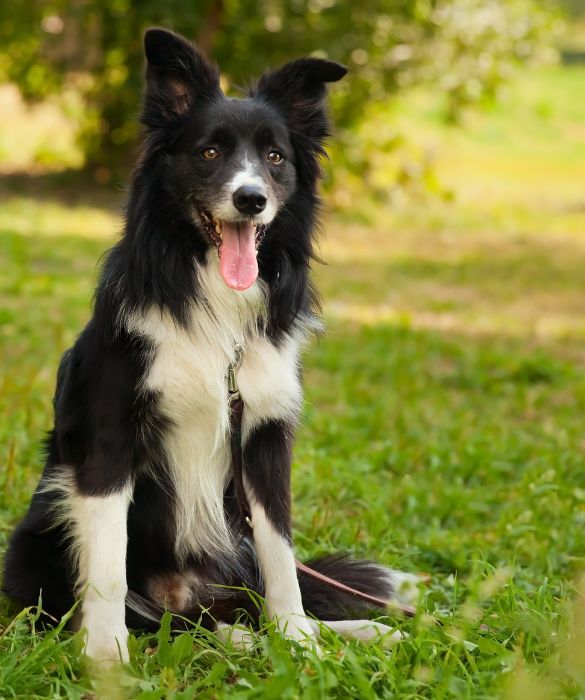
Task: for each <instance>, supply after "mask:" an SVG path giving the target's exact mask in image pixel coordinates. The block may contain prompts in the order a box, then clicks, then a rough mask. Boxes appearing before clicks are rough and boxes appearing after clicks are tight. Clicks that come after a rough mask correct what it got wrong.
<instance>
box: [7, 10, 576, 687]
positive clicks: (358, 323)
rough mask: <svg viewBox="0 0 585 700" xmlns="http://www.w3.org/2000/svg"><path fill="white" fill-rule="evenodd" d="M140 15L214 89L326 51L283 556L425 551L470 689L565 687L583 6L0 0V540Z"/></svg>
mask: <svg viewBox="0 0 585 700" xmlns="http://www.w3.org/2000/svg"><path fill="white" fill-rule="evenodd" d="M152 25H160V26H165V27H168V28H172V29H175V30H176V31H178V32H181V33H183V34H185V35H186V36H188V37H189V38H191V39H193V40H195V41H196V42H197V44H198V45H199V47H200V48H202V49H203V50H204V51H206V52H207V53H208V54H209V55H210V56H212V57H213V58H214V59H216V60H217V62H218V63H219V64H220V65H221V67H222V70H223V85H224V88H225V90H226V91H228V92H229V93H230V94H232V95H238V94H241V93H242V90H243V89H244V87H245V85H246V84H247V83H248V82H249V81H250V80H251V79H252V78H253V77H254V76H257V75H258V74H259V73H261V72H262V71H263V70H264V69H265V68H266V67H268V66H274V65H276V64H279V63H281V62H283V61H285V60H287V59H289V58H292V57H295V56H299V55H302V54H307V53H312V54H314V55H318V56H324V57H329V58H332V59H335V60H337V61H341V62H343V63H345V64H347V65H348V66H349V68H350V74H349V77H348V79H347V80H345V81H342V82H341V83H339V84H336V85H335V86H334V87H333V88H332V90H331V106H332V113H333V116H334V121H335V124H336V135H335V137H334V139H333V140H332V143H331V148H330V153H331V160H330V162H329V163H327V164H326V179H325V183H324V187H325V200H326V201H325V204H326V207H325V212H326V214H325V220H324V223H325V227H324V228H325V230H326V236H324V237H323V239H322V242H321V249H320V255H321V257H322V258H323V259H324V260H325V261H326V262H327V263H328V264H327V265H326V266H325V265H320V264H319V265H317V264H316V265H315V275H316V278H317V283H318V285H319V287H320V289H321V291H322V294H323V299H324V313H325V317H326V322H327V325H328V328H329V331H328V336H327V337H326V338H325V339H324V340H323V341H322V342H320V343H318V344H315V345H314V347H312V348H311V350H310V352H309V353H308V354H307V361H306V364H307V375H306V386H307V396H308V399H307V406H306V410H305V420H304V425H303V428H302V431H301V435H300V440H299V445H298V449H297V453H296V469H295V477H294V478H295V489H294V490H295V494H296V503H298V504H299V505H298V506H296V507H295V523H296V525H297V527H298V531H297V542H298V546H299V549H300V553H301V554H305V553H307V554H308V553H310V554H314V553H315V549H316V547H317V548H322V549H327V550H330V549H332V548H339V547H341V548H344V547H345V548H347V549H351V550H353V551H357V552H359V553H366V554H368V555H370V556H373V555H375V556H376V557H378V558H381V559H382V560H384V561H387V562H389V563H393V564H395V565H397V566H400V567H401V568H405V569H410V570H425V571H430V572H432V573H433V575H434V577H435V579H434V580H435V582H436V587H435V588H434V589H433V592H432V596H434V598H431V599H432V600H434V601H435V602H436V609H437V610H438V611H439V612H437V613H436V614H437V615H440V614H441V613H440V610H442V609H447V610H449V609H450V607H449V606H450V605H451V604H453V605H454V606H457V605H458V604H459V603H462V604H463V603H464V601H465V599H466V596H467V595H471V596H473V595H476V597H477V596H480V598H481V596H484V597H483V598H481V604H480V607H482V609H486V610H488V611H489V615H490V616H491V617H490V620H489V629H490V637H491V639H490V643H492V642H493V644H496V642H497V643H498V644H500V647H498V649H497V650H496V649H495V647H489V646H485V645H484V646H482V644H484V643H483V642H482V641H481V640H482V639H484V637H482V635H483V634H484V632H485V631H482V624H483V623H482V622H481V616H480V617H477V616H476V617H469V616H468V617H465V614H466V613H465V614H463V613H462V614H463V617H462V618H461V620H459V622H458V624H459V625H460V627H461V629H465V630H466V634H468V635H469V636H468V639H473V640H475V641H473V643H472V642H470V644H472V646H473V648H474V649H476V648H477V647H478V645H479V649H480V651H478V652H477V654H478V656H476V657H475V661H474V663H475V666H473V664H471V665H469V664H470V662H469V659H467V657H465V654H468V655H469V654H471V652H469V648H471V647H469V648H467V647H466V648H465V649H463V648H462V649H463V651H461V659H462V661H461V664H462V666H461V667H462V668H464V667H465V668H471V670H470V671H469V673H471V674H472V675H473V674H475V675H473V677H474V678H476V680H477V682H478V683H479V684H480V685H481V684H482V683H484V684H485V687H488V686H489V687H491V685H490V684H491V683H492V681H493V677H494V673H495V671H494V668H495V664H496V662H495V661H494V659H495V658H497V659H500V660H501V658H504V657H505V658H506V659H507V660H506V662H505V663H506V664H508V665H507V666H506V668H507V669H508V671H509V670H510V669H511V668H514V669H516V670H515V673H516V672H517V673H516V676H515V677H514V679H513V680H512V681H510V683H512V686H513V687H514V688H515V690H514V692H513V697H522V698H524V697H533V698H541V697H559V696H558V695H557V694H556V692H557V690H558V688H559V687H561V686H562V687H563V688H566V687H571V688H573V689H574V688H577V684H578V683H583V685H582V686H581V688H582V689H583V688H584V687H585V676H583V669H584V668H585V662H584V661H583V659H584V658H585V639H583V638H581V642H580V643H581V646H580V647H579V646H577V647H575V645H574V644H571V645H568V644H565V646H563V643H564V642H562V640H563V639H564V640H565V642H566V641H567V639H569V637H568V636H567V635H569V632H568V631H567V630H570V629H572V628H571V624H572V623H571V620H572V619H573V617H572V613H571V608H570V602H569V601H570V600H571V599H572V598H573V597H574V593H575V590H577V591H578V590H581V596H583V592H582V590H583V589H582V587H581V589H579V588H578V587H577V589H574V588H572V587H571V586H572V584H569V583H568V582H570V581H575V580H577V577H578V575H579V573H580V572H581V571H582V566H583V562H584V561H585V542H584V538H583V536H582V533H583V525H584V524H585V469H584V466H585V464H584V462H585V442H584V436H583V420H584V418H583V416H584V415H585V294H584V293H583V282H584V271H585V98H584V96H585V1H584V0H559V1H558V2H555V1H553V0H550V1H548V2H537V1H536V0H379V1H378V2H370V1H369V0H361V1H360V2H340V1H339V0H289V1H288V2H285V1H284V0H262V1H260V2H250V1H248V0H242V1H240V2H238V1H237V0H207V1H205V0H200V1H199V2H197V3H195V2H192V1H188V0H167V1H166V2H161V0H157V1H156V2H154V1H153V0H145V1H144V2H133V1H132V0H101V1H100V0H70V1H69V2H67V1H65V0H53V1H50V0H31V1H30V2H26V3H24V2H16V0H5V1H4V2H2V4H1V5H0V270H1V273H0V357H1V365H0V416H1V419H0V464H1V465H2V467H1V468H0V544H1V543H2V542H3V541H4V540H5V538H6V537H7V535H8V533H9V531H10V528H11V527H12V526H13V524H14V522H15V521H16V519H17V518H18V517H19V516H20V515H21V514H22V512H23V509H24V508H25V504H26V502H27V499H28V497H29V494H30V492H31V489H32V488H33V486H34V484H35V483H36V479H37V477H38V474H39V471H40V467H41V461H40V459H39V456H38V453H39V441H40V437H41V435H42V434H43V432H44V431H45V430H47V429H48V428H49V427H50V421H51V415H50V414H51V402H50V399H51V392H52V390H53V384H54V376H55V370H56V367H57V364H58V359H59V356H60V354H61V353H62V351H63V350H64V349H65V348H66V347H68V346H69V345H70V344H71V343H72V342H73V340H74V338H75V336H76V334H77V333H78V332H79V330H80V329H81V327H82V326H83V324H84V323H85V321H86V320H87V318H88V315H89V307H90V303H91V296H92V292H93V288H94V285H95V279H96V275H97V265H98V263H97V261H98V260H99V258H100V256H101V255H102V253H103V252H104V251H105V250H106V249H107V248H108V247H110V246H111V245H112V244H113V242H114V241H115V239H116V236H117V235H118V233H119V231H120V229H121V218H120V214H121V212H122V210H123V205H124V199H125V189H126V186H127V182H128V177H129V173H130V168H131V164H132V161H133V159H134V158H135V156H136V153H137V140H138V135H139V130H138V127H137V123H136V115H137V112H138V109H139V103H140V95H141V84H142V67H143V58H142V33H143V30H144V29H145V28H146V27H148V26H152ZM478 561H481V562H483V564H478ZM482 567H483V568H482ZM490 567H491V568H490ZM488 569H489V570H490V571H492V573H493V571H494V570H495V571H496V572H500V573H497V575H496V579H495V580H496V583H494V585H493V589H492V588H490V589H489V592H488V593H486V592H485V591H484V592H483V593H481V592H480V593H478V591H483V589H481V587H478V586H479V584H478V585H475V584H474V583H473V581H479V580H482V576H483V575H484V574H485V572H486V571H488ZM453 572H458V575H459V577H460V580H461V581H466V582H467V583H466V584H465V585H467V586H468V588H467V589H466V588H465V585H463V584H462V585H461V587H460V588H457V589H455V588H454V583H453V581H454V579H453V578H452V576H453ZM502 572H503V573H502ZM512 572H513V573H512ZM442 575H443V578H441V576H442ZM511 576H513V580H514V585H515V586H516V587H517V588H516V589H515V590H516V593H515V594H514V596H516V597H515V598H514V596H512V597H513V598H514V600H515V603H514V606H515V607H514V606H512V607H510V606H511V605H512V604H511V603H510V606H509V605H508V603H506V602H505V601H504V602H502V600H504V599H505V593H504V589H505V586H507V585H509V580H510V579H509V577H511ZM450 577H451V578H450ZM466 577H467V578H466ZM506 581H508V583H506ZM543 581H544V582H545V583H543ZM469 582H471V583H469ZM474 586H475V588H474ZM543 586H544V589H543ZM462 591H463V593H462ZM469 591H471V593H469ZM473 591H475V593H473ZM506 595H507V594H506ZM499 596H500V597H499ZM488 599H489V600H488ZM473 600H475V601H476V602H477V600H476V598H473ZM506 600H507V599H506ZM490 601H491V602H490ZM518 601H520V602H518ZM559 601H560V602H559ZM474 604H475V603H474ZM441 606H442V607H441ZM490 606H491V607H490ZM507 606H508V607H507ZM563 606H564V607H563ZM1 609H2V608H1V604H0V611H1ZM580 610H581V612H580V613H578V614H581V616H582V617H583V615H584V614H585V606H583V607H582V608H581V609H580ZM449 614H451V613H450V612H449ZM453 614H455V613H453ZM486 614H488V613H486ZM520 614H521V615H522V616H523V617H522V616H520ZM0 619H1V617H0ZM6 619H7V618H6ZM575 619H577V618H575ZM583 619H585V618H583ZM437 634H438V633H437ZM553 638H554V639H556V640H557V641H556V642H554V641H551V640H553ZM429 639H430V641H429V645H431V644H435V645H436V643H437V638H435V637H429ZM421 644H422V645H423V646H424V643H423V642H421ZM485 644H486V645H487V642H486V643H485ZM512 647H513V648H514V649H515V650H519V651H518V652H517V653H518V654H519V656H518V658H520V657H522V659H524V660H525V663H526V664H527V665H526V667H524V666H522V665H520V666H518V665H517V662H516V661H512V660H511V657H510V658H508V656H506V654H508V650H509V649H510V648H512ZM429 648H430V646H429ZM449 649H451V653H454V652H453V650H452V648H451V647H449ZM457 649H459V647H457ZM575 649H576V650H575ZM434 653H435V652H434V651H433V652H432V654H430V652H429V654H430V655H429V659H430V658H432V657H433V654H434ZM457 653H459V652H457ZM473 653H475V651H473ZM510 653H512V652H510ZM500 654H501V655H503V656H502V657H501V658H500ZM514 654H516V651H514ZM458 658H459V657H458ZM514 658H516V657H514ZM411 661H412V659H411ZM409 663H410V662H409ZM498 663H500V661H498ZM518 663H520V662H519V661H518ZM522 663H524V661H523V662H522ZM412 664H414V665H413V666H412V668H415V669H416V663H415V662H414V661H412ZM531 664H532V665H536V666H538V667H539V668H541V666H539V665H542V667H543V668H544V669H545V670H544V671H543V675H542V678H541V679H540V680H539V681H538V683H533V681H532V680H531V678H532V675H531V673H532V671H531V670H530V669H532V668H533V667H532V666H531ZM547 664H548V665H547ZM504 666H505V664H504V662H503V661H502V662H501V666H498V668H499V669H500V670H501V669H503V668H504ZM409 668H410V667H409ZM451 671H452V673H453V674H454V675H455V676H458V677H459V676H461V677H463V678H464V677H465V674H463V675H461V674H462V673H463V672H462V671H461V670H460V668H459V667H457V668H455V667H453V668H452V669H451ZM503 672H504V671H502V673H503ZM405 673H406V671H405ZM410 673H411V672H410V671H409V672H408V673H407V676H408V677H409V678H411V680H412V683H413V684H414V685H416V684H417V683H419V684H420V685H421V687H423V686H424V687H427V686H426V685H425V684H428V683H431V681H429V674H428V673H427V672H426V671H425V673H426V675H424V674H422V675H420V678H419V677H418V676H417V675H416V673H415V672H414V671H413V672H412V674H411V675H408V674H410ZM429 673H431V675H432V672H431V671H429ZM448 677H449V674H446V675H445V676H444V677H443V680H440V679H438V677H437V679H435V681H433V682H436V683H438V684H440V683H442V682H445V683H446V682H447V681H444V679H445V678H448ZM543 679H544V680H543ZM571 684H572V685H571ZM478 687H479V686H478ZM549 691H550V693H549ZM577 692H578V689H577V690H576V691H575V693H577ZM447 696H448V697H451V696H450V695H444V696H443V695H440V697H447ZM417 697H418V696H417ZM436 697H439V695H436ZM466 697H468V696H466ZM477 697H480V695H477ZM481 697H487V695H481ZM490 697H492V696H491V695H490ZM571 697H582V696H581V695H579V696H578V695H577V694H575V695H571Z"/></svg>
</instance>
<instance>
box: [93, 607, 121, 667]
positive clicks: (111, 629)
mask: <svg viewBox="0 0 585 700" xmlns="http://www.w3.org/2000/svg"><path fill="white" fill-rule="evenodd" d="M83 627H84V628H85V629H86V631H87V638H86V643H85V655H86V656H87V657H88V658H89V659H91V661H93V662H96V663H99V664H104V665H107V664H113V663H120V662H122V663H126V662H128V661H129V656H128V630H127V629H126V626H125V625H124V623H123V622H118V621H112V620H108V619H107V617H103V618H102V619H91V616H90V617H89V618H88V616H86V617H85V618H84V621H83Z"/></svg>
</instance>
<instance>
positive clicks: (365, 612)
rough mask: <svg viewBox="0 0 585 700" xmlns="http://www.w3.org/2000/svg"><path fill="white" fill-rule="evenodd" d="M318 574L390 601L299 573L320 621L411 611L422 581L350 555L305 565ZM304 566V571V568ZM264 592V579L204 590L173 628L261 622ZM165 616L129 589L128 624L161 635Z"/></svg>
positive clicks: (310, 609)
mask: <svg viewBox="0 0 585 700" xmlns="http://www.w3.org/2000/svg"><path fill="white" fill-rule="evenodd" d="M305 567H309V568H310V569H311V570H312V571H313V572H317V573H318V574H321V575H322V576H323V577H326V578H328V579H333V581H335V582H337V583H339V584H343V585H344V586H347V587H349V588H351V589H354V591H359V592H360V593H364V594H366V595H367V596H373V597H374V598H378V599H384V600H387V601H389V605H388V608H387V609H386V610H385V609H383V608H381V607H380V606H378V605H376V604H374V603H373V602H371V601H368V600H364V599H363V598H361V597H359V596H357V595H355V594H352V593H351V592H347V591H344V590H339V589H338V588H337V587H333V586H331V585H330V584H328V583H326V582H325V581H323V580H320V579H318V578H315V576H314V575H311V574H309V573H307V572H306V570H303V569H301V570H299V585H300V589H301V596H302V600H303V607H304V608H305V611H306V612H307V614H308V615H310V616H312V617H315V618H317V619H319V620H330V621H333V620H348V619H359V618H364V617H367V616H369V615H370V614H373V613H376V612H377V613H378V614H383V613H385V612H386V613H387V612H388V611H389V610H391V609H392V608H393V603H395V609H396V610H397V611H400V610H402V611H404V610H407V611H408V610H409V609H410V601H411V600H412V599H413V597H414V595H415V594H416V593H417V588H418V584H419V583H420V582H421V578H420V577H418V576H416V575H412V574H405V573H402V572H399V571H394V570H393V569H389V568H386V567H384V566H381V565H379V564H376V563H374V562H371V561H363V560H357V559H352V558H351V557H349V556H348V555H346V554H332V555H328V556H325V557H321V558H319V559H314V560H311V561H309V562H307V563H306V564H305ZM303 568H304V567H303ZM262 595H263V589H262V585H261V582H260V581H255V582H254V583H253V584H251V582H248V584H247V587H245V588H236V587H223V586H210V587H209V589H208V590H207V591H206V592H203V591H202V590H200V591H198V594H197V600H196V601H194V602H193V603H192V604H191V605H190V606H189V608H186V609H184V610H170V612H171V613H173V622H172V625H173V627H174V628H176V629H184V628H185V627H186V626H187V627H188V626H189V623H192V622H197V623H199V624H201V625H202V626H204V627H207V628H210V629H213V628H214V627H215V624H216V622H219V621H221V622H227V623H233V622H236V621H237V620H238V619H239V618H241V617H242V615H243V616H244V617H245V618H247V620H248V621H249V622H251V623H252V624H255V623H257V622H258V619H259V617H260V612H261V609H262V606H261V604H260V598H261V596H262ZM164 612H165V608H163V607H162V606H161V605H159V604H158V603H156V602H154V601H152V600H150V599H148V598H145V597H144V596H142V595H140V594H138V593H136V592H133V591H129V592H128V595H127V597H126V622H127V624H128V626H129V627H132V628H137V629H146V630H151V631H156V630H157V629H158V627H159V625H160V620H161V617H162V615H163V614H164Z"/></svg>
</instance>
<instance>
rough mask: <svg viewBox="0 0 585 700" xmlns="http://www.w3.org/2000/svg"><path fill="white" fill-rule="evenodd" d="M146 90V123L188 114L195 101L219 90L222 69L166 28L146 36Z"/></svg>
mask: <svg viewBox="0 0 585 700" xmlns="http://www.w3.org/2000/svg"><path fill="white" fill-rule="evenodd" d="M144 53H145V55H146V92H145V99H144V111H143V119H142V120H143V122H144V123H145V124H147V126H152V125H160V123H161V120H162V121H168V120H172V119H176V118H177V117H181V116H183V115H184V114H186V113H187V112H188V111H189V109H190V108H191V107H192V106H193V104H194V103H195V101H196V100H199V99H209V98H212V97H213V96H215V95H217V94H218V93H219V92H220V87H219V71H218V69H217V67H216V66H215V65H213V64H211V63H209V62H208V61H207V60H206V59H205V57H204V56H203V55H202V54H201V53H200V52H199V51H197V49H196V48H195V47H194V46H193V45H192V44H191V43H189V42H188V41H187V40H186V39H184V38H183V37H182V36H179V35H178V34H174V33H173V32H169V31H167V30H166V29H148V30H147V31H146V33H145V35H144Z"/></svg>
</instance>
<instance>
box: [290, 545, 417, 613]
mask: <svg viewBox="0 0 585 700" xmlns="http://www.w3.org/2000/svg"><path fill="white" fill-rule="evenodd" d="M306 565H307V566H308V567H310V568H311V569H314V570H315V571H317V572H318V573H320V574H323V575H325V576H327V577H328V578H331V579H333V580H334V581H338V582H339V583H342V584H344V585H346V586H349V587H350V588H354V589H356V590H357V591H360V592H361V593H367V594H368V595H370V596H375V597H376V598H382V599H386V600H388V601H391V600H395V601H396V602H397V603H398V604H400V605H404V604H405V603H406V602H407V601H406V600H404V599H403V596H402V594H401V587H402V584H403V582H404V581H405V577H406V578H410V577H409V576H408V575H407V574H400V573H399V572H395V571H392V570H391V569H387V568H386V567H384V566H380V565H379V564H375V563H374V562H371V561H363V560H357V559H351V558H350V557H349V556H347V555H346V554H331V555H328V556H325V557H321V558H319V559H314V560H312V561H309V562H307V564H306ZM412 578H414V577H412ZM299 584H300V587H301V595H302V598H303V606H304V608H305V611H306V612H307V613H308V614H309V615H312V616H314V617H316V618H317V619H319V620H347V619H352V618H363V617H367V615H368V614H369V613H372V612H375V611H377V612H378V613H380V612H381V609H380V607H378V606H376V605H374V604H373V603H370V602H368V601H365V600H362V599H360V598H358V597H357V596H355V595H352V594H351V593H345V592H343V591H339V590H337V589H336V588H333V587H331V586H329V585H327V584H326V583H323V582H321V581H319V580H316V579H314V578H312V577H311V576H309V575H308V574H306V573H304V572H302V571H300V572H299Z"/></svg>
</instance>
